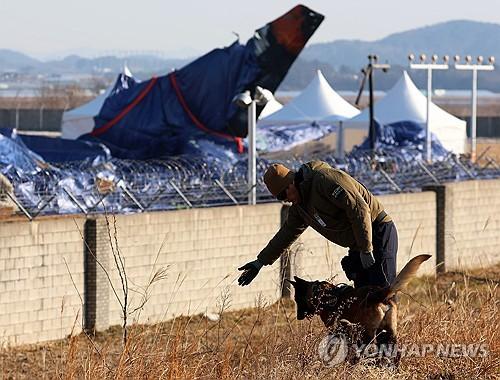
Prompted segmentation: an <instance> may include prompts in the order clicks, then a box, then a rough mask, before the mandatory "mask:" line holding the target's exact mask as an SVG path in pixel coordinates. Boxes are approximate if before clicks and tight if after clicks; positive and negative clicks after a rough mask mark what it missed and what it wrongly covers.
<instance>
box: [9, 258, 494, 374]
mask: <svg viewBox="0 0 500 380" xmlns="http://www.w3.org/2000/svg"><path fill="white" fill-rule="evenodd" d="M499 283H500V265H497V266H495V267H492V268H487V269H482V270H477V271H473V272H470V273H455V272H453V273H447V274H445V275H443V276H442V277H439V278H438V279H437V280H436V279H435V278H434V277H421V278H417V279H415V280H413V281H412V283H411V284H410V286H409V288H408V289H407V290H406V291H405V292H404V294H401V298H400V316H399V341H398V344H402V345H405V344H406V345H409V346H411V345H420V346H422V345H425V344H426V345H439V344H456V345H459V346H460V347H462V346H463V345H479V344H482V347H483V348H484V349H485V352H483V355H482V356H479V357H476V356H474V355H469V356H460V357H446V356H444V357H443V356H439V355H437V354H436V353H432V352H430V353H427V354H425V355H408V356H403V357H402V359H401V362H400V365H399V367H393V366H384V365H381V364H380V363H379V362H374V361H373V359H369V358H367V359H361V361H360V362H359V363H357V364H354V365H352V364H348V363H345V362H342V363H340V364H337V365H331V366H329V365H330V362H328V361H325V358H324V352H323V356H321V355H320V351H319V349H320V346H321V341H322V340H323V339H324V338H325V336H326V331H325V329H324V327H323V326H322V324H321V322H320V320H319V318H318V317H315V318H313V319H312V320H305V321H297V320H296V318H295V305H294V302H293V301H291V300H283V301H281V302H278V303H274V304H269V305H268V304H266V303H265V302H264V301H261V302H258V303H257V307H255V308H253V309H246V310H241V311H233V312H227V311H224V309H225V308H227V306H228V304H230V302H231V300H230V296H229V295H227V294H226V295H224V296H222V298H221V300H220V304H221V310H222V313H221V318H220V319H219V320H218V321H210V320H208V319H207V318H206V317H203V316H200V315H198V316H194V317H189V318H188V317H181V318H177V319H176V320H172V321H167V322H165V323H160V324H156V325H148V326H146V325H139V324H137V325H134V326H132V327H131V328H130V331H129V337H128V340H127V344H126V345H125V347H124V346H123V344H122V329H121V328H120V327H118V326H116V327H113V328H110V329H109V330H107V331H105V332H102V333H98V334H97V335H95V336H90V335H85V334H83V333H82V334H80V335H76V336H71V337H68V338H67V339H64V340H60V341H55V342H51V343H46V344H38V345H29V346H22V347H4V348H2V349H0V368H1V371H0V379H54V378H64V379H84V378H85V379H87V378H88V379H102V378H109V379H125V378H126V379H160V378H161V379H212V378H213V379H215V378H217V379H298V378H306V379H308V378H320V379H322V378H339V379H363V380H367V379H415V378H419V379H420V378H422V379H486V378H491V379H493V378H497V379H498V378H500V370H499V369H500V335H499V334H500V330H499V326H500V313H499V311H500V310H499V306H500V291H499V288H498V286H499Z"/></svg>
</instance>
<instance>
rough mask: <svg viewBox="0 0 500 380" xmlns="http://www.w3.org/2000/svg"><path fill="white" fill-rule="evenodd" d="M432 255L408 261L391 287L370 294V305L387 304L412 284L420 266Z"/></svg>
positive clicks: (419, 256)
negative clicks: (411, 281) (386, 302)
mask: <svg viewBox="0 0 500 380" xmlns="http://www.w3.org/2000/svg"><path fill="white" fill-rule="evenodd" d="M430 257H431V255H418V256H415V257H414V258H413V259H411V260H410V261H408V263H407V264H406V265H405V266H404V268H403V269H402V270H401V272H399V274H398V276H397V277H396V279H395V280H394V282H393V283H392V285H391V286H388V287H387V288H381V289H379V290H377V291H375V292H373V293H371V294H369V296H368V298H367V300H368V302H369V303H380V302H385V301H387V300H388V299H390V298H391V297H392V296H394V295H395V294H396V293H397V292H399V291H401V290H403V289H404V288H405V287H406V285H408V283H409V282H410V280H411V279H412V278H413V277H415V273H417V271H418V268H420V265H421V264H422V263H423V262H424V261H426V260H429V258H430Z"/></svg>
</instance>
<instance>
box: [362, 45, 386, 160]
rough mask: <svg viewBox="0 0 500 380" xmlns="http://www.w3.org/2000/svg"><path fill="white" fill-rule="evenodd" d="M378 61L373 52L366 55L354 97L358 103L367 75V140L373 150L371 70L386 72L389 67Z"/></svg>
mask: <svg viewBox="0 0 500 380" xmlns="http://www.w3.org/2000/svg"><path fill="white" fill-rule="evenodd" d="M377 61H378V56H377V55H375V54H370V55H369V56H368V65H367V66H366V67H365V68H363V69H362V70H361V72H362V73H363V74H364V77H363V80H362V82H361V87H360V89H359V93H358V96H357V98H356V102H355V105H358V103H359V99H360V98H361V95H362V93H363V88H364V86H365V80H366V78H367V77H368V91H369V111H370V112H369V113H370V126H369V130H368V141H369V142H370V150H371V151H372V153H373V151H374V150H375V111H374V106H373V104H374V99H373V92H374V83H373V71H374V70H377V69H379V70H382V71H383V72H384V73H386V72H387V70H389V69H390V68H391V65H389V64H388V63H382V64H380V63H377Z"/></svg>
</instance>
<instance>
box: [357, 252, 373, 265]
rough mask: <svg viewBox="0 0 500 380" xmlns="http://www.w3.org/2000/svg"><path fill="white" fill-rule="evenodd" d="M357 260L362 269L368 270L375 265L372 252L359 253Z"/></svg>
mask: <svg viewBox="0 0 500 380" xmlns="http://www.w3.org/2000/svg"><path fill="white" fill-rule="evenodd" d="M359 258H360V259H361V265H362V266H363V269H368V268H370V267H371V266H372V265H373V264H375V257H373V253H372V252H361V253H360V254H359Z"/></svg>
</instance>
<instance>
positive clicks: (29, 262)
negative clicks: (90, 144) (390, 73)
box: [0, 180, 500, 343]
mask: <svg viewBox="0 0 500 380" xmlns="http://www.w3.org/2000/svg"><path fill="white" fill-rule="evenodd" d="M445 195H446V202H445V206H446V218H445V224H446V225H445V229H446V231H445V234H446V244H445V249H446V255H445V256H446V261H447V266H448V268H449V269H452V270H453V269H456V268H459V267H463V266H466V267H470V266H478V265H488V264H491V263H498V262H499V261H500V255H499V249H498V247H499V246H500V241H499V240H500V233H499V228H500V217H499V215H500V180H491V181H480V182H479V181H478V182H476V181H470V182H463V183H456V184H448V185H446V194H445ZM380 198H381V200H382V203H383V204H384V206H385V208H386V210H387V212H388V213H389V214H390V215H391V216H392V217H393V219H394V221H395V223H396V225H397V228H398V232H399V243H400V247H399V260H398V267H399V269H400V268H401V267H402V266H403V265H404V264H405V263H406V262H407V260H408V259H409V258H410V257H413V256H415V255H417V254H420V253H431V254H433V255H435V251H436V227H437V226H436V194H435V193H434V192H431V191H426V192H422V193H413V194H399V195H387V196H382V197H380ZM280 210H281V205H279V204H276V203H273V204H262V205H257V206H237V207H236V206H235V207H215V208H207V209H191V210H178V211H167V212H152V213H142V214H133V215H119V216H117V217H116V223H115V222H114V220H113V218H112V217H110V218H108V222H109V223H110V225H109V226H108V224H107V220H106V218H105V217H104V216H101V215H100V216H95V217H93V218H89V219H85V218H82V217H72V216H64V217H62V216H61V217H39V218H37V219H36V220H35V221H33V222H31V223H30V222H27V221H26V220H25V219H23V218H21V217H16V218H11V219H4V220H2V221H0V343H4V342H12V343H30V342H38V341H44V340H52V339H58V338H61V337H64V336H66V335H67V334H69V333H70V332H71V331H72V328H73V326H75V330H76V331H77V332H78V331H79V330H80V329H81V327H82V325H81V324H82V320H83V323H85V326H86V327H87V328H89V329H93V328H95V329H97V330H102V329H105V328H107V327H108V326H110V325H114V324H121V323H122V321H121V314H120V305H119V302H118V301H117V299H116V296H115V294H114V292H113V291H112V289H111V288H110V286H109V281H108V275H109V278H111V280H112V283H113V285H114V288H115V290H116V292H117V294H118V295H119V297H120V299H123V298H122V291H121V283H120V280H119V275H118V273H117V270H116V265H115V261H114V256H113V251H112V249H111V246H110V240H111V241H113V242H114V226H115V225H116V228H117V234H116V238H117V241H118V248H119V250H120V252H121V254H122V257H123V258H124V263H125V267H126V270H127V274H128V279H129V285H130V287H131V288H135V289H139V288H140V287H141V286H145V285H146V284H147V283H148V281H149V279H150V276H151V274H152V273H153V272H154V269H153V267H154V268H155V269H159V268H161V267H167V268H168V269H167V271H166V274H167V279H166V280H165V281H162V282H159V283H157V284H156V285H153V287H152V288H151V289H150V291H149V293H148V298H149V300H148V302H147V303H146V305H145V307H144V310H142V311H141V314H140V318H139V321H140V322H148V321H158V320H163V319H168V318H171V317H173V316H178V315H181V314H195V313H203V312H205V311H209V312H216V311H217V309H218V304H220V302H221V301H222V299H223V298H226V300H227V302H229V305H230V307H231V308H233V309H236V308H242V307H247V306H253V305H254V303H255V302H256V300H257V299H258V298H259V296H260V295H262V296H263V297H264V299H265V300H267V301H268V302H273V301H275V300H276V299H277V298H278V296H279V292H280V286H279V263H278V262H277V263H275V264H274V265H273V266H271V267H264V268H263V270H262V271H261V274H260V275H259V277H258V280H257V281H255V282H254V283H252V284H251V286H248V287H245V288H240V287H238V286H237V283H236V280H237V277H238V275H239V272H238V271H237V269H236V268H237V267H238V266H240V265H242V264H244V263H246V262H247V261H249V260H252V259H254V258H255V256H256V254H257V253H258V252H259V251H260V250H261V249H262V248H263V247H264V246H265V244H267V242H268V240H269V239H270V238H271V237H272V236H273V235H274V233H275V232H276V231H277V229H278V228H279V225H280ZM75 221H76V224H75ZM81 233H82V234H84V235H85V236H86V237H87V243H88V246H86V245H85V244H84V243H83V241H82V237H81ZM110 235H111V237H110ZM162 244H163V246H162ZM296 250H297V252H298V253H297V254H296V255H295V264H294V267H293V269H294V272H295V273H296V274H298V275H300V276H303V277H305V278H309V279H324V278H328V277H332V276H334V275H337V280H338V281H345V277H343V273H342V271H341V269H340V265H339V261H340V259H341V257H342V256H343V255H344V254H345V250H344V249H342V248H340V247H337V246H334V245H333V244H331V243H329V242H327V241H326V239H324V238H323V237H321V236H320V235H318V234H317V233H316V232H314V231H313V230H312V229H308V230H307V231H306V232H305V233H304V234H303V236H302V237H301V239H300V243H299V245H298V248H297V249H296ZM115 252H116V251H115ZM64 259H66V262H67V263H68V266H69V270H70V272H71V275H72V277H73V281H74V283H75V285H76V287H77V289H78V292H77V291H76V290H75V287H74V285H73V281H72V280H71V278H70V276H69V274H68V270H67V269H66V265H65V264H64ZM96 259H97V261H96ZM155 260H156V262H155ZM103 268H104V269H103ZM434 270H435V261H429V262H427V263H425V264H424V266H423V268H422V269H421V271H420V272H419V273H420V274H424V273H428V274H431V273H434ZM84 271H86V275H85V278H84ZM78 293H80V295H81V297H82V298H83V299H85V300H86V303H85V310H82V302H81V300H80V296H79V295H78ZM92 297H93V298H92ZM130 298H131V299H130V302H131V306H130V308H134V307H136V306H138V305H139V304H140V303H141V295H140V294H138V293H136V292H132V291H131V292H130ZM137 316H138V315H137V314H136V317H137ZM132 320H133V317H132Z"/></svg>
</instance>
